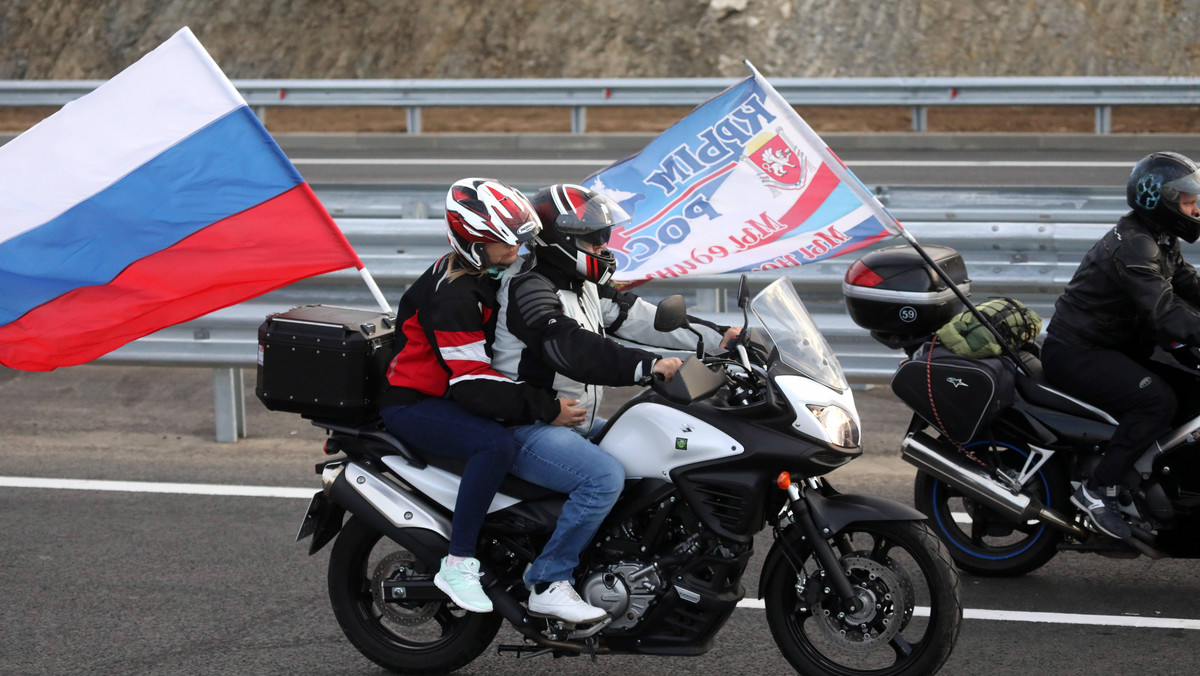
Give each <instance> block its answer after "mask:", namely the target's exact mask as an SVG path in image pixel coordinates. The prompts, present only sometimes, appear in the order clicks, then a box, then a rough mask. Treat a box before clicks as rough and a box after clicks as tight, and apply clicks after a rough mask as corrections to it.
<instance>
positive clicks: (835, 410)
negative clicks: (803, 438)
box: [808, 405, 858, 448]
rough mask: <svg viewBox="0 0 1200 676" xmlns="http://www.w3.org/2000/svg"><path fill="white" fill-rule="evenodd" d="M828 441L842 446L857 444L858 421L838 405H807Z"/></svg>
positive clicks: (848, 446)
mask: <svg viewBox="0 0 1200 676" xmlns="http://www.w3.org/2000/svg"><path fill="white" fill-rule="evenodd" d="M808 410H809V411H812V414H813V416H814V417H815V418H816V419H817V422H819V423H821V428H822V429H823V430H825V438H827V439H829V443H831V444H833V445H834V446H840V447H842V448H853V447H855V446H858V423H856V422H855V421H854V417H853V416H851V415H850V414H849V413H847V412H846V409H844V408H841V407H840V406H811V405H810V406H809V407H808Z"/></svg>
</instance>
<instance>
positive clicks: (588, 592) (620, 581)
mask: <svg viewBox="0 0 1200 676" xmlns="http://www.w3.org/2000/svg"><path fill="white" fill-rule="evenodd" d="M662 590H663V583H662V578H660V577H659V574H658V570H657V569H656V568H655V567H654V566H652V565H644V564H641V563H627V562H624V561H622V562H620V563H617V564H613V565H611V566H608V567H606V568H604V569H602V570H599V571H596V572H595V573H593V574H591V575H590V576H588V577H587V579H585V580H584V581H583V584H581V585H580V592H581V595H582V596H583V600H585V601H587V602H588V603H590V604H592V605H593V606H596V607H597V608H603V609H604V610H605V611H607V612H608V614H609V615H611V616H612V618H613V621H612V624H610V625H609V629H630V628H632V627H634V626H637V623H638V622H640V621H641V620H642V616H643V615H644V614H645V613H646V611H647V610H648V609H649V608H650V605H651V604H652V603H653V602H654V599H655V597H657V596H658V595H659V593H661V592H662Z"/></svg>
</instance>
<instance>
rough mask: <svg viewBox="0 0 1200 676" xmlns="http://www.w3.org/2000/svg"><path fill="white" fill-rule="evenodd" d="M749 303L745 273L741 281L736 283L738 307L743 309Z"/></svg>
mask: <svg viewBox="0 0 1200 676" xmlns="http://www.w3.org/2000/svg"><path fill="white" fill-rule="evenodd" d="M749 304H750V284H749V282H747V281H746V275H742V281H740V282H739V283H738V307H739V308H741V309H743V310H745V309H746V306H747V305H749Z"/></svg>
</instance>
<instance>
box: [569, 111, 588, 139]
mask: <svg viewBox="0 0 1200 676" xmlns="http://www.w3.org/2000/svg"><path fill="white" fill-rule="evenodd" d="M586 131H587V108H586V107H584V106H571V133H572V134H582V133H584V132H586Z"/></svg>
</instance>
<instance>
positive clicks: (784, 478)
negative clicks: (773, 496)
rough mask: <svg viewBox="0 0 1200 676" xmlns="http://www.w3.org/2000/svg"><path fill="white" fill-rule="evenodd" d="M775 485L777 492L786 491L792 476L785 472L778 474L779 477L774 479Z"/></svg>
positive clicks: (790, 483)
mask: <svg viewBox="0 0 1200 676" xmlns="http://www.w3.org/2000/svg"><path fill="white" fill-rule="evenodd" d="M775 485H776V486H779V490H781V491H786V490H787V489H788V486H791V485H792V475H791V474H789V473H787V472H780V473H779V476H777V477H775Z"/></svg>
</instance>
